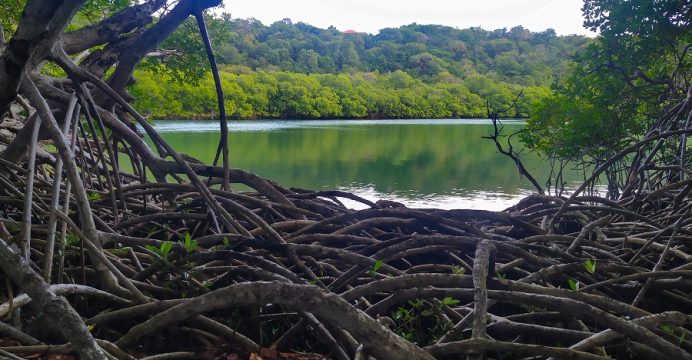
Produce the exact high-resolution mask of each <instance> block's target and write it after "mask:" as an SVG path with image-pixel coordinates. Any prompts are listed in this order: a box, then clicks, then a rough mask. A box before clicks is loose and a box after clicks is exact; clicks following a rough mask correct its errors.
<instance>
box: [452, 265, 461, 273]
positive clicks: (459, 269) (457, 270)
mask: <svg viewBox="0 0 692 360" xmlns="http://www.w3.org/2000/svg"><path fill="white" fill-rule="evenodd" d="M452 274H454V275H464V268H463V267H461V266H456V265H452Z"/></svg>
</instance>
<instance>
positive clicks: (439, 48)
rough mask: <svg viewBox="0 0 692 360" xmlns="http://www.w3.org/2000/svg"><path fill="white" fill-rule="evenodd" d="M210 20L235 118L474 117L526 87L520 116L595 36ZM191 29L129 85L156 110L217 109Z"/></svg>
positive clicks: (207, 113)
mask: <svg viewBox="0 0 692 360" xmlns="http://www.w3.org/2000/svg"><path fill="white" fill-rule="evenodd" d="M207 20H208V24H209V31H210V33H211V37H212V39H213V42H214V44H213V45H214V48H215V51H216V55H217V60H218V61H219V63H220V64H222V82H223V84H224V86H223V87H224V91H225V92H226V106H227V107H228V109H229V113H230V114H235V116H236V117H237V118H385V117H386V118H450V117H481V116H485V115H486V113H487V105H489V106H490V107H491V108H494V109H499V108H507V107H509V105H510V104H511V103H512V101H513V99H514V98H515V97H516V96H517V94H519V92H520V91H521V90H522V89H525V90H524V94H525V96H524V97H523V98H522V100H521V101H520V103H519V104H518V106H517V109H516V112H514V113H510V114H507V115H508V116H517V117H526V116H528V111H529V108H530V107H531V105H532V103H533V102H535V101H537V100H540V99H543V98H545V97H546V96H547V95H548V94H549V86H550V85H551V84H552V83H554V82H555V81H557V80H558V79H559V78H561V77H562V76H564V75H565V74H567V71H568V66H569V63H570V58H571V57H572V56H573V55H574V53H575V52H576V51H577V50H578V49H579V48H581V47H583V46H585V45H586V44H588V43H589V41H590V40H589V39H587V38H585V37H582V36H576V35H575V36H557V35H556V34H555V32H554V31H553V30H552V29H548V30H546V31H544V32H539V33H532V32H530V31H528V30H526V29H524V28H522V27H521V26H518V27H514V28H512V29H510V30H509V31H508V30H506V29H499V30H495V31H486V30H483V29H480V28H471V29H463V30H461V29H455V28H451V27H446V26H438V25H418V24H411V25H407V26H402V27H400V28H396V29H394V28H388V29H383V30H381V31H380V32H379V33H378V34H376V35H370V34H365V33H352V32H346V33H343V32H340V31H338V30H337V29H335V28H333V27H331V28H329V29H319V28H316V27H314V26H310V25H307V24H304V23H297V24H293V23H292V22H291V21H290V20H288V19H285V20H284V21H279V22H275V23H273V24H271V25H269V26H265V25H263V24H262V23H260V22H259V21H257V20H254V19H233V18H231V17H230V16H229V15H223V16H218V17H212V16H208V17H207ZM196 31H197V30H196V27H195V24H194V22H193V21H191V20H189V21H188V22H186V23H184V24H183V26H181V27H180V28H179V29H178V31H176V32H175V33H174V34H173V35H172V36H171V38H169V39H168V40H167V41H166V42H164V44H163V47H164V48H166V49H173V50H176V51H177V55H175V56H168V57H164V58H152V59H149V60H148V61H145V62H144V64H143V65H142V68H143V69H145V70H147V71H146V72H144V71H140V72H138V73H137V75H136V78H137V79H138V82H137V83H136V84H135V85H134V86H132V87H131V92H132V94H133V95H134V96H135V97H136V98H137V99H138V100H137V106H139V107H140V108H142V109H147V110H148V111H149V113H150V114H151V115H152V116H154V117H164V118H176V117H186V118H189V117H203V118H213V117H215V116H216V114H215V112H214V111H215V105H214V104H215V99H216V98H215V94H214V93H213V91H212V89H213V86H209V85H210V84H212V79H211V76H210V75H208V74H206V75H205V72H204V69H206V68H207V67H208V65H207V64H206V63H205V62H206V58H205V56H204V52H203V45H202V43H201V41H199V39H198V37H197V36H196ZM203 89H209V90H203Z"/></svg>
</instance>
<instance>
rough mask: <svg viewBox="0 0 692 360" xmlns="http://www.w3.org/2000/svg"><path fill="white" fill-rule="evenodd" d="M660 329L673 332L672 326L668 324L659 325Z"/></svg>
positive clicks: (669, 332)
mask: <svg viewBox="0 0 692 360" xmlns="http://www.w3.org/2000/svg"><path fill="white" fill-rule="evenodd" d="M661 330H663V331H665V332H667V333H668V334H671V335H672V334H673V327H672V326H670V325H668V324H663V325H661Z"/></svg>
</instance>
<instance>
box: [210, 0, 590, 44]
mask: <svg viewBox="0 0 692 360" xmlns="http://www.w3.org/2000/svg"><path fill="white" fill-rule="evenodd" d="M224 4H225V9H224V10H223V11H225V12H228V13H230V14H231V16H232V17H234V18H251V17H252V18H256V19H258V20H260V21H262V23H264V24H265V25H269V24H271V23H273V22H275V21H278V20H281V19H283V18H290V19H291V20H293V22H298V21H302V22H305V23H308V24H310V25H314V26H317V27H320V28H326V27H328V26H330V25H334V26H335V27H336V28H337V29H339V30H342V31H344V30H349V29H352V30H356V31H362V32H368V33H372V34H375V33H377V32H378V31H379V30H380V29H382V28H386V27H398V26H401V25H406V24H411V23H413V22H416V23H418V24H441V25H448V26H452V27H457V28H461V29H464V28H468V27H474V26H480V27H482V28H484V29H487V30H494V29H500V28H507V29H508V30H509V29H510V28H512V27H514V26H517V25H522V26H524V27H525V28H527V29H529V30H531V31H543V30H545V29H548V28H553V29H555V31H556V32H557V33H558V34H559V35H568V34H581V35H590V36H593V33H590V32H588V31H587V30H585V29H584V28H583V27H582V17H581V6H582V0H416V1H414V0H293V1H282V0H251V1H241V0H235V1H233V0H224Z"/></svg>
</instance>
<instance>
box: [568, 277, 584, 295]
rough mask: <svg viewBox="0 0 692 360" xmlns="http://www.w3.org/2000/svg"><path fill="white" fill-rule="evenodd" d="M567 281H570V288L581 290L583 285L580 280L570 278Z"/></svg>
mask: <svg viewBox="0 0 692 360" xmlns="http://www.w3.org/2000/svg"><path fill="white" fill-rule="evenodd" d="M567 282H568V283H569V288H570V289H572V291H574V292H577V291H579V287H580V286H581V283H580V282H579V281H578V280H575V279H572V278H570V279H569V280H568V281H567Z"/></svg>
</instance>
